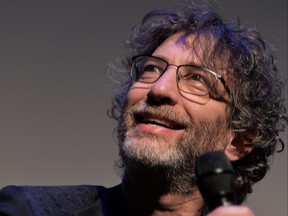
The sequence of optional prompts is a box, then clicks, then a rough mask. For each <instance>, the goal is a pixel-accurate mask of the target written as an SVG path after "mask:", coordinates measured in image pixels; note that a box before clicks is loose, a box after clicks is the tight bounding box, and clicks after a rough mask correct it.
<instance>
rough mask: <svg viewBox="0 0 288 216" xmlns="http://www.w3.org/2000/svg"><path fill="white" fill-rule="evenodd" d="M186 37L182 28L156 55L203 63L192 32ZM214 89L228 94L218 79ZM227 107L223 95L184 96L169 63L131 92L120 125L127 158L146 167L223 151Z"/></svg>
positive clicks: (227, 133) (172, 164) (177, 61)
mask: <svg viewBox="0 0 288 216" xmlns="http://www.w3.org/2000/svg"><path fill="white" fill-rule="evenodd" d="M182 36H183V34H181V33H177V34H175V35H173V36H171V37H170V38H168V39H167V40H166V41H164V42H163V43H162V44H161V45H160V46H159V47H158V48H157V49H156V50H155V51H154V52H153V54H152V56H156V57H160V58H162V59H164V60H166V61H167V62H169V63H170V64H174V65H183V64H196V65H201V62H200V60H201V59H200V60H199V56H201V53H198V55H196V54H195V53H194V52H193V49H192V48H191V45H192V43H193V35H190V36H187V37H182ZM199 54H200V55H199ZM197 56H198V57H197ZM220 75H221V74H220ZM212 91H213V94H218V96H220V97H223V98H227V97H228V95H227V93H226V91H225V90H224V87H223V86H222V85H221V84H220V82H219V81H217V83H216V85H215V86H214V88H213V90H212ZM199 97H201V96H199ZM227 106H228V105H227V104H226V103H224V102H223V100H222V101H220V100H216V99H213V98H210V100H209V101H208V102H207V103H205V104H199V103H197V101H191V100H187V99H186V98H185V97H183V96H182V95H181V94H180V92H179V90H178V88H177V81H176V69H175V67H174V66H170V67H168V69H167V70H166V72H165V73H164V74H163V75H162V76H161V77H160V78H159V79H158V80H157V81H156V82H155V83H152V84H143V83H139V82H135V83H134V84H133V86H132V87H131V89H130V90H129V92H128V97H127V106H126V109H125V110H124V112H123V116H122V122H120V127H119V128H120V129H119V132H120V137H121V138H120V152H121V154H122V156H123V160H124V163H125V158H129V159H132V160H133V161H138V162H140V163H141V164H146V165H148V166H158V165H160V166H169V167H176V166H184V165H183V163H187V162H188V161H190V162H191V161H194V158H195V156H197V155H199V154H202V153H204V152H208V151H214V150H224V148H225V146H226V145H227V143H228V142H229V141H231V140H230V138H231V136H230V135H231V133H230V131H229V130H228V129H227V116H228V112H229V108H227ZM121 139H122V140H121ZM190 162H189V163H190ZM192 164H193V163H192ZM190 168H191V169H193V168H192V167H190ZM190 172H191V170H190ZM192 172H193V171H192Z"/></svg>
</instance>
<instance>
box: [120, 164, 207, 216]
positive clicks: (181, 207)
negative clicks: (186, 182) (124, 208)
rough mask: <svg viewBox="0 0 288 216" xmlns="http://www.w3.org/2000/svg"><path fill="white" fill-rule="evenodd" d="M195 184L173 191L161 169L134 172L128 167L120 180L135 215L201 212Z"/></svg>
mask: <svg viewBox="0 0 288 216" xmlns="http://www.w3.org/2000/svg"><path fill="white" fill-rule="evenodd" d="M138 170H139V169H138ZM194 188H195V189H194V190H192V191H191V190H190V191H189V192H176V191H174V190H173V189H171V187H170V186H169V184H167V182H165V180H164V179H163V175H161V174H160V173H154V174H153V173H151V172H150V173H147V172H140V173H139V171H137V173H135V172H131V171H128V170H127V169H126V170H125V173H124V177H123V180H122V190H123V193H124V196H125V199H126V200H127V202H128V204H129V206H130V207H131V208H132V209H134V211H135V212H136V213H137V215H138V216H152V215H153V216H165V215H167V216H168V215H179V216H186V215H187V216H188V215H189V216H193V215H194V216H198V215H201V209H202V207H203V200H202V197H201V195H200V192H199V191H198V190H197V189H196V187H194Z"/></svg>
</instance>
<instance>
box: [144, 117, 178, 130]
mask: <svg viewBox="0 0 288 216" xmlns="http://www.w3.org/2000/svg"><path fill="white" fill-rule="evenodd" d="M143 122H144V123H149V124H156V125H160V126H164V127H167V128H172V129H173V128H174V127H175V126H174V125H172V124H171V123H169V122H167V121H163V120H160V119H154V118H144V119H143Z"/></svg>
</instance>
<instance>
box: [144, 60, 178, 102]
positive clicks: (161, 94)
mask: <svg viewBox="0 0 288 216" xmlns="http://www.w3.org/2000/svg"><path fill="white" fill-rule="evenodd" d="M176 70H177V67H176V66H174V65H170V66H169V67H168V68H167V69H166V71H165V72H164V73H163V74H162V76H161V77H159V78H158V80H157V81H156V82H155V83H153V85H152V87H151V89H150V90H149V92H148V99H150V100H153V101H155V102H157V103H165V104H170V105H174V104H176V103H177V101H178V100H179V98H180V95H179V92H178V87H177V81H176Z"/></svg>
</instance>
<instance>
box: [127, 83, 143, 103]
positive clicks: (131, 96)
mask: <svg viewBox="0 0 288 216" xmlns="http://www.w3.org/2000/svg"><path fill="white" fill-rule="evenodd" d="M146 98H147V90H144V89H139V88H133V86H132V87H131V89H130V90H129V92H128V95H127V106H133V105H134V104H136V103H137V102H139V101H142V100H145V99H146Z"/></svg>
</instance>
